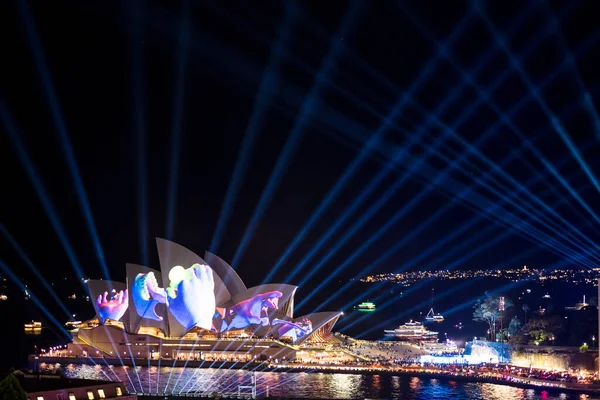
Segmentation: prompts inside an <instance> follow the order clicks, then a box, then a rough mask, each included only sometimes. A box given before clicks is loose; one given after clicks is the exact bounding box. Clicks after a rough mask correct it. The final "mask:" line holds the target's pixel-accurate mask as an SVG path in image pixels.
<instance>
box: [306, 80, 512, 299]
mask: <svg viewBox="0 0 600 400" xmlns="http://www.w3.org/2000/svg"><path fill="white" fill-rule="evenodd" d="M498 81H500V79H498ZM515 108H517V107H515ZM436 114H437V112H436ZM463 114H465V115H466V113H463ZM459 120H460V122H458V121H457V122H458V123H454V124H453V127H451V128H449V127H447V126H445V125H444V127H445V129H446V132H448V133H449V134H452V135H454V136H456V135H455V134H454V129H456V127H457V126H459V125H460V123H462V118H459ZM492 132H493V131H488V132H486V133H485V134H484V135H483V136H481V137H480V138H479V139H478V140H477V142H476V144H475V145H470V144H467V145H468V146H469V149H471V150H476V149H477V145H478V144H480V143H483V141H484V140H486V139H487V138H488V137H489V136H490V134H491V133H492ZM470 153H471V152H470V151H469V152H466V153H462V154H461V155H460V156H459V159H458V160H454V159H452V160H449V162H450V163H451V164H450V165H451V166H458V165H460V163H461V162H462V161H463V160H465V158H466V157H467V156H468V155H469V154H470ZM422 159H424V158H422ZM414 166H415V165H413V168H414ZM419 166H420V165H419ZM496 169H498V170H500V171H502V169H501V168H498V167H497V166H496ZM451 170H452V168H451V169H446V170H445V171H444V172H443V173H442V174H440V175H438V176H437V177H436V178H435V180H434V182H433V185H434V186H435V185H437V184H438V183H440V182H443V180H444V179H445V178H446V177H447V175H448V174H449V173H450V172H451ZM513 181H514V179H513ZM425 194H426V192H424V191H422V192H421V193H420V194H419V195H417V197H415V198H413V200H412V201H411V202H410V203H409V204H408V205H407V206H406V207H405V208H403V209H402V210H400V211H399V212H398V213H396V214H395V215H394V216H393V217H392V218H391V219H389V220H388V222H387V223H386V224H384V226H383V227H382V228H380V229H379V230H378V231H377V232H376V233H375V234H374V235H372V236H371V237H370V238H369V239H368V240H367V241H366V242H365V243H363V245H361V246H360V247H359V248H358V249H357V250H356V251H355V252H354V253H353V254H352V255H351V256H350V257H349V258H348V259H347V260H346V261H345V262H344V263H342V264H341V265H340V266H338V267H337V268H336V269H335V270H334V273H333V274H330V275H329V276H328V277H327V278H326V279H325V280H323V281H321V283H320V284H319V285H318V286H317V288H316V289H315V291H314V292H312V293H311V294H310V295H309V296H308V297H305V298H304V299H303V301H302V302H301V303H300V304H299V305H298V307H301V306H302V305H303V304H305V303H306V302H307V301H308V300H309V299H310V298H311V297H312V296H314V293H316V292H318V290H319V289H320V288H322V287H323V286H324V285H326V284H327V283H328V282H330V281H331V280H332V279H333V278H334V277H335V276H336V275H337V273H339V272H340V271H341V270H342V269H343V268H345V267H346V266H347V265H348V264H349V263H350V262H352V261H353V260H355V259H356V257H358V255H360V254H361V253H362V252H364V251H365V250H366V249H367V248H368V247H369V246H371V245H372V244H373V243H374V242H375V240H377V239H378V238H379V237H380V236H381V235H382V234H383V233H385V232H386V231H387V230H388V229H389V228H391V227H392V226H393V225H394V224H395V223H396V222H397V221H398V220H399V219H400V218H401V217H402V216H404V215H405V214H406V212H408V211H409V210H410V209H412V208H414V207H415V206H416V205H418V204H419V202H420V200H421V198H422V197H423V196H424V195H425ZM381 199H384V200H387V198H386V196H385V195H384V196H382V197H381V198H380V200H381ZM456 199H458V197H457V198H456ZM455 202H456V200H453V202H452V203H450V204H449V205H454V203H455ZM449 205H446V206H445V207H444V208H442V209H440V210H438V212H436V214H435V216H436V219H437V218H439V217H440V216H441V215H442V214H443V212H445V211H447V209H448V206H449ZM379 207H380V204H378V203H376V206H375V205H374V206H373V207H372V210H373V211H375V210H378V209H379ZM440 211H441V213H440ZM363 221H364V220H363ZM434 221H435V220H434V219H431V222H434ZM363 224H364V222H363V223H362V224H361V223H360V221H359V222H358V223H357V224H355V225H354V226H353V228H352V229H351V230H350V231H349V233H351V234H354V233H355V232H357V231H358V229H357V227H358V228H360V227H362V225H363ZM413 234H414V232H412V233H411V236H410V237H407V238H405V240H406V239H409V238H412V235H413ZM349 237H350V235H346V236H344V238H342V240H340V241H339V242H338V244H337V245H336V246H335V247H334V250H333V251H330V252H329V253H328V254H327V255H326V256H325V257H324V258H323V260H324V261H327V260H328V259H329V258H330V257H331V256H332V255H333V253H334V252H335V251H337V250H338V249H339V248H340V247H341V245H343V244H344V243H345V241H346V240H347V239H349ZM343 239H346V240H343ZM405 240H404V241H405ZM401 243H402V242H401ZM323 260H321V262H319V263H318V264H317V266H316V267H315V268H313V269H312V270H311V272H309V274H307V275H306V276H305V278H304V280H303V281H302V283H306V281H307V280H308V279H309V278H310V277H312V275H314V273H315V272H316V271H317V270H318V269H319V268H320V267H321V266H322V265H323V264H324V261H323Z"/></svg>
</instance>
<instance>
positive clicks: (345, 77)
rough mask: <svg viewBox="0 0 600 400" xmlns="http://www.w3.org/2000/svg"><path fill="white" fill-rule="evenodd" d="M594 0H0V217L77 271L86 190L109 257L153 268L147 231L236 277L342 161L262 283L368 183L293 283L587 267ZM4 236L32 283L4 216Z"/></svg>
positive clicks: (593, 191)
mask: <svg viewBox="0 0 600 400" xmlns="http://www.w3.org/2000/svg"><path fill="white" fill-rule="evenodd" d="M596 3H597V2H596V1H593V0H590V1H582V2H580V1H572V0H567V1H562V2H535V1H530V2H524V1H505V0H501V1H493V2H480V3H470V2H461V1H401V2H395V1H377V2H371V1H362V2H355V3H352V2H337V1H327V2H322V1H311V2H282V1H265V2H239V1H228V2H222V1H214V2H209V1H201V2H200V1H189V2H175V1H148V2H142V1H137V2H136V1H127V2H111V1H98V2H95V1H89V2H80V1H64V2H59V3H57V2H47V1H29V2H19V1H7V2H3V4H2V11H1V12H0V15H1V17H0V18H1V24H0V25H1V26H2V32H3V33H2V38H3V39H2V43H3V46H2V48H3V51H2V54H3V57H2V62H1V64H2V66H3V68H2V70H3V72H2V81H1V82H2V83H1V86H0V90H1V92H0V93H1V95H2V104H1V107H2V120H1V121H0V122H2V124H1V125H0V132H1V134H0V163H1V165H0V174H1V180H2V190H1V191H0V193H1V195H0V222H1V223H2V224H3V226H4V227H5V229H6V231H8V232H9V233H10V235H12V237H13V238H14V239H15V240H16V241H17V242H18V243H19V244H20V245H21V246H22V248H23V249H24V251H25V252H26V253H27V254H28V255H29V257H30V258H31V260H32V261H33V263H34V264H35V265H36V266H37V267H38V268H39V269H40V270H41V271H42V273H43V275H44V277H45V278H46V279H48V280H53V279H56V277H62V276H67V275H69V276H75V275H76V274H75V272H74V269H73V267H72V260H71V259H70V258H69V257H68V256H67V251H65V246H64V243H67V244H68V246H69V247H70V248H71V249H72V251H73V252H74V254H75V255H76V259H77V261H78V263H79V264H80V265H81V268H82V270H83V272H84V274H85V276H86V277H90V278H103V277H104V275H103V271H102V267H101V262H100V261H99V259H98V256H97V251H96V249H95V247H94V240H93V235H92V234H91V233H90V229H89V226H88V224H86V217H85V212H84V211H83V210H84V208H82V201H81V200H82V199H87V200H86V201H87V202H88V203H89V209H90V210H91V215H93V222H94V229H95V230H96V231H97V235H98V238H99V244H100V246H101V249H102V253H103V254H104V257H105V262H106V265H107V266H108V270H109V272H110V275H111V277H112V278H113V279H115V280H124V278H125V269H124V265H125V263H126V262H131V263H139V264H143V263H147V264H148V265H149V266H151V267H155V268H156V267H158V257H157V255H156V250H155V249H156V247H155V243H154V238H155V237H164V238H168V239H172V240H174V241H176V242H178V243H180V244H182V245H184V246H186V247H188V248H190V249H191V250H193V251H195V252H197V253H198V254H199V255H202V254H204V251H205V250H206V249H209V248H210V249H211V250H213V251H214V252H215V253H217V254H218V255H220V256H221V257H222V258H223V259H225V260H226V261H229V262H232V263H233V266H234V268H236V270H237V271H238V273H239V275H240V276H241V278H242V279H243V280H244V281H245V282H246V283H247V285H248V286H254V285H256V284H259V283H261V281H262V280H263V279H264V278H265V277H266V275H267V273H268V272H269V271H270V270H272V268H273V267H274V266H275V265H277V263H278V260H279V259H280V257H281V256H282V254H283V253H284V252H285V251H286V249H287V248H288V246H289V245H290V244H291V243H292V241H293V240H294V238H295V237H296V235H297V234H298V233H299V232H300V231H301V229H302V227H303V226H304V224H306V223H307V222H308V221H309V219H310V218H311V216H312V215H313V214H314V213H315V212H316V210H317V209H318V208H319V205H320V204H321V202H322V201H323V199H324V198H325V197H326V196H327V194H328V193H329V192H330V191H331V190H332V189H333V188H334V187H336V186H335V185H336V183H337V182H338V180H339V179H340V178H341V177H342V176H343V175H344V174H345V172H346V171H347V168H350V167H351V166H352V168H353V173H351V174H349V176H348V179H346V180H345V184H344V185H342V186H338V187H337V189H336V193H335V195H334V196H333V200H332V201H331V202H329V205H328V207H327V208H326V209H325V210H324V211H323V212H322V213H320V216H319V218H318V219H316V222H315V223H314V225H313V226H312V228H311V229H310V230H309V231H308V232H307V234H306V235H305V236H304V238H303V240H301V241H300V242H299V244H298V246H297V247H295V249H294V251H293V252H291V254H290V255H289V257H286V258H285V259H284V260H283V262H282V263H281V264H280V265H281V267H280V268H279V269H278V270H277V271H276V272H275V273H274V274H273V275H272V276H271V279H270V280H271V281H274V282H275V281H285V280H286V278H287V277H288V276H289V274H290V273H291V271H292V270H293V269H294V267H295V266H296V265H297V264H298V263H299V262H300V261H301V260H302V258H303V257H304V256H305V255H306V254H307V253H308V252H309V251H310V250H311V249H313V248H314V246H315V244H316V243H317V242H318V241H319V240H320V238H321V237H322V235H323V234H324V233H325V232H327V231H328V229H329V228H330V227H331V226H333V225H334V224H335V223H336V221H337V220H338V218H340V216H343V215H344V211H345V210H346V209H347V207H351V206H352V204H353V202H354V201H355V200H356V199H358V198H360V196H361V194H365V193H366V196H363V197H362V200H363V201H362V203H361V204H360V205H359V206H357V207H355V208H356V210H355V211H354V212H352V213H350V215H349V216H348V217H347V218H345V219H344V220H343V221H342V222H343V223H342V224H341V225H340V226H339V229H337V230H335V232H334V233H332V235H331V237H330V238H329V240H327V241H326V242H324V246H322V247H320V249H319V250H318V251H317V252H316V254H315V256H314V257H312V258H311V259H310V260H307V262H306V263H304V265H303V266H302V270H300V271H299V272H298V274H296V275H295V277H293V279H292V280H291V281H289V282H286V283H291V284H298V283H300V282H301V281H302V278H303V277H304V276H305V275H306V274H307V273H308V271H310V270H312V268H313V267H314V266H315V265H318V264H319V262H320V260H322V259H323V257H325V256H329V255H330V253H331V251H332V249H335V248H336V247H337V250H336V251H335V253H334V254H332V255H331V256H329V258H328V259H327V260H326V261H325V262H324V263H321V268H320V269H319V270H317V271H316V272H315V274H314V275H313V276H312V278H311V279H310V280H309V282H307V283H305V284H304V285H305V287H304V288H303V289H301V291H302V292H305V293H306V292H308V291H310V290H309V289H308V288H307V287H310V286H312V285H314V284H316V283H318V282H320V281H322V280H323V279H324V278H326V277H329V276H332V273H333V271H334V270H335V268H337V267H340V266H342V267H341V268H340V270H339V271H338V274H337V275H335V279H333V280H332V281H333V282H335V281H336V280H345V279H349V278H352V277H362V276H363V275H364V271H365V269H367V268H369V272H386V271H394V270H397V269H399V268H402V267H403V266H407V267H409V268H410V269H413V270H414V269H416V268H429V269H441V268H445V267H448V266H451V268H464V269H474V268H497V267H520V266H522V265H524V264H527V265H528V266H531V267H538V268H545V267H548V266H552V265H555V264H554V263H557V262H559V263H561V262H562V263H565V264H561V265H566V266H568V267H569V268H575V267H582V266H583V267H592V266H594V265H597V263H598V261H599V260H600V248H598V245H597V243H600V234H599V232H600V230H599V229H598V226H599V224H598V223H599V222H600V218H599V217H598V216H597V215H600V193H599V190H598V189H600V186H598V185H597V186H595V185H594V182H595V179H596V178H595V177H600V130H599V129H600V125H596V122H595V118H596V117H595V114H594V112H592V111H591V109H590V104H592V105H593V107H594V109H595V110H600V100H599V99H600V85H599V84H600V78H599V74H598V71H600V31H599V30H598V27H599V26H600V24H599V22H600V14H599V13H598V10H599V8H598V5H597V4H596ZM40 62H41V63H40ZM44 71H45V72H44ZM586 92H587V93H589V100H590V101H586V96H585V93H586ZM536 96H537V97H536ZM394 109H395V110H394ZM393 111H396V112H395V113H394V114H393V115H391V118H388V120H387V121H386V117H388V116H389V115H390V113H392V112H393ZM553 119H554V121H555V123H554V124H553V123H552V121H553ZM252 121H253V122H252ZM561 132H562V133H561ZM61 135H62V136H61ZM376 135H378V136H377V137H376ZM61 138H67V139H68V140H67V142H68V143H67V146H66V147H67V151H66V152H65V149H64V146H63V144H64V143H66V142H64V141H62V139H61ZM369 140H371V141H370V142H369ZM367 142H368V144H367ZM19 143H20V144H19ZM568 143H571V144H573V149H576V151H572V150H571V149H570V146H569V144H568ZM19 146H22V147H19ZM18 148H22V149H24V150H25V152H24V153H19V151H18V150H17V149H18ZM71 152H72V153H71ZM23 154H26V156H27V157H28V158H29V161H27V160H25V159H24V158H23V157H22V155H23ZM71 155H72V156H73V158H72V160H74V161H75V162H76V167H75V169H74V168H72V166H71V165H70V162H69V159H70V158H69V157H71ZM577 155H579V156H581V157H582V160H583V162H579V161H578V158H577ZM358 158H359V159H358ZM357 159H358V161H359V163H357V164H356V165H354V164H352V163H353V162H355V160H357ZM240 160H245V161H244V162H245V165H244V164H242V165H241V166H240V167H239V168H238V170H237V171H238V172H239V173H238V174H235V176H237V178H236V179H238V182H239V190H238V192H237V195H236V196H235V197H231V198H232V199H233V203H231V205H232V207H231V215H230V216H229V219H228V221H227V222H226V223H224V224H223V228H224V229H223V230H222V234H221V235H220V237H218V238H217V239H215V232H216V231H217V227H218V224H219V220H220V218H221V217H220V216H221V215H222V210H223V204H224V201H225V199H226V193H227V191H228V188H229V187H230V184H231V182H232V181H234V179H233V177H234V171H235V166H236V162H238V163H242V161H240ZM276 166H277V167H278V168H277V169H276ZM386 167H387V168H388V171H387V174H386V175H382V176H381V177H380V178H378V179H379V180H380V183H379V184H378V185H376V186H375V187H374V188H372V189H370V190H369V192H366V189H365V187H367V186H368V185H369V183H370V182H372V179H374V178H377V177H378V175H379V174H380V172H381V171H382V169H384V168H386ZM28 168H30V171H33V173H34V174H35V176H36V179H37V180H38V182H39V183H40V184H41V185H42V186H43V187H44V189H43V190H44V192H45V193H47V198H44V201H48V202H49V203H48V204H50V203H51V206H50V207H51V209H53V210H54V212H55V213H56V215H55V216H51V215H49V214H48V209H47V208H44V206H43V202H42V201H41V200H40V197H39V196H38V193H37V192H36V190H35V189H34V185H33V184H32V180H31V176H30V175H29V174H28V172H27V171H28ZM585 168H588V170H589V175H588V174H586V172H585ZM274 170H275V171H276V172H275V173H274V172H273V171H274ZM78 179H80V180H81V182H82V184H83V189H84V192H81V193H82V194H83V195H78ZM400 179H402V181H401V183H398V182H399V180H400ZM394 185H395V187H396V188H397V189H396V190H394V191H393V193H392V194H391V195H388V193H390V192H389V189H390V188H392V187H394ZM267 189H268V190H269V191H268V192H267V193H266V194H265V190H267ZM271 189H272V190H271ZM261 196H262V198H263V201H262V202H261V201H260V199H261ZM388 197H389V198H388ZM382 198H384V199H385V200H386V201H380V200H381V199H382ZM259 203H262V204H263V205H264V207H260V209H259V208H257V206H258V205H259ZM542 204H543V205H542ZM544 205H545V207H544ZM373 207H374V208H373ZM400 212H403V214H402V215H400V214H398V213H400ZM436 213H437V214H436ZM365 214H367V215H368V219H364V220H363V219H362V218H363V215H365ZM253 216H254V219H252V218H253ZM432 216H433V217H432ZM52 218H56V221H58V225H59V226H60V228H59V229H60V230H62V231H64V234H65V237H64V239H65V240H63V241H62V242H61V240H60V239H59V235H58V234H57V230H56V229H55V226H53V223H52ZM168 221H170V222H168ZM251 221H255V222H256V225H254V228H255V229H253V230H251V231H247V228H248V226H249V223H250V222H251ZM357 223H359V224H360V226H358V228H357V229H355V233H354V234H353V235H351V236H350V237H348V238H347V240H345V241H344V243H343V244H342V245H340V246H338V245H337V243H338V241H339V240H340V239H342V238H343V237H344V235H345V234H346V233H347V232H350V231H352V229H353V226H356V225H355V224H357ZM388 223H389V224H388ZM386 224H388V225H389V226H386ZM465 224H470V225H468V227H467V228H465V229H463V227H464V226H465ZM55 225H56V224H55ZM382 228H385V230H384V231H380V229H382ZM461 229H462V230H461ZM169 231H170V232H169ZM245 232H248V233H247V234H246V238H247V239H249V240H247V241H246V245H244V246H243V247H242V249H241V250H239V251H238V249H240V244H241V243H244V241H243V237H244V235H245ZM457 232H458V233H457ZM448 238H451V240H450V241H448V242H443V241H444V240H445V239H448ZM465 242H469V244H468V245H467V246H466V248H465V249H461V250H460V251H457V252H455V253H453V249H456V248H457V246H459V245H461V244H464V243H465ZM365 244H366V245H365ZM363 245H365V247H364V250H361V251H359V252H358V254H356V256H353V257H352V259H351V260H350V261H348V262H346V260H347V259H348V258H349V257H351V256H352V255H353V254H354V253H355V252H356V251H357V249H361V246H363ZM211 246H213V248H211ZM393 246H395V247H393ZM390 248H392V250H390V251H389V253H387V254H388V255H389V256H386V257H383V259H381V258H380V256H381V255H382V254H386V252H387V251H388V250H389V249H390ZM473 250H480V251H478V252H476V253H474V254H471V255H470V256H469V257H464V256H465V255H466V254H468V253H471V252H473ZM236 252H237V255H236ZM446 256H447V257H446ZM417 257H421V258H420V259H419V262H418V263H413V264H416V265H409V263H410V262H411V260H415V259H416V258H417ZM463 257H464V259H463ZM0 258H1V259H2V260H3V261H4V262H5V263H6V265H8V266H9V267H10V268H11V269H12V270H13V271H15V272H16V273H17V274H18V275H19V276H20V277H22V278H25V279H26V280H28V281H29V282H31V280H32V279H33V275H32V274H31V273H30V272H28V270H27V269H26V268H25V265H26V264H25V263H24V261H23V260H22V259H21V258H20V256H19V254H18V252H17V251H15V248H14V247H13V246H12V245H11V243H10V241H9V240H8V239H7V237H6V236H5V235H2V236H0ZM375 261H376V264H372V263H373V262H375Z"/></svg>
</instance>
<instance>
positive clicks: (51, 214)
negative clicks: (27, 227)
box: [0, 98, 87, 290]
mask: <svg viewBox="0 0 600 400" xmlns="http://www.w3.org/2000/svg"><path fill="white" fill-rule="evenodd" d="M0 118H1V119H2V123H3V124H4V128H5V130H6V132H7V133H8V136H9V138H10V140H11V142H12V143H13V146H14V148H15V150H16V152H17V155H18V157H19V159H20V160H21V164H22V165H23V168H24V169H25V172H26V173H27V176H28V178H29V180H30V181H31V184H32V186H33V188H34V190H35V192H36V194H37V196H38V198H39V200H40V202H41V203H42V207H43V208H44V211H45V212H46V215H47V217H48V219H49V220H50V223H51V224H52V227H53V228H54V231H55V232H56V235H57V237H58V240H59V241H60V243H61V245H62V247H63V249H64V250H65V253H66V255H67V257H68V258H69V261H70V263H71V266H72V267H73V270H74V271H75V276H76V277H77V280H78V282H79V284H80V285H82V286H83V288H84V289H86V290H87V288H86V286H85V284H84V283H83V279H84V275H83V271H82V269H81V265H80V264H79V260H78V259H77V256H76V255H75V251H74V250H73V248H72V247H71V243H70V242H69V239H68V238H67V234H66V232H65V230H64V228H63V226H62V224H61V222H60V219H59V217H58V213H57V212H56V209H55V207H54V205H53V204H52V201H51V200H50V196H49V195H48V192H47V191H46V188H45V187H44V184H43V183H42V181H41V179H40V177H39V175H38V173H37V171H36V168H35V167H34V165H33V161H32V160H31V158H30V157H29V154H28V152H27V149H25V145H24V143H23V142H22V141H21V138H20V137H19V134H18V133H17V131H16V127H15V125H14V122H13V120H12V117H11V116H10V114H9V112H8V110H7V109H6V106H5V104H4V102H3V101H2V99H1V98H0Z"/></svg>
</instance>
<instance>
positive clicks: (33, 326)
mask: <svg viewBox="0 0 600 400" xmlns="http://www.w3.org/2000/svg"><path fill="white" fill-rule="evenodd" d="M41 329H42V323H41V322H38V321H31V322H30V323H27V324H25V330H27V331H37V330H41Z"/></svg>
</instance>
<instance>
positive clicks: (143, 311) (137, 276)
mask: <svg viewBox="0 0 600 400" xmlns="http://www.w3.org/2000/svg"><path fill="white" fill-rule="evenodd" d="M126 271H127V286H128V289H129V297H130V299H129V301H130V303H131V307H130V309H129V313H128V314H129V320H130V325H129V328H128V331H129V332H134V333H137V332H139V329H140V327H141V326H148V327H154V328H158V329H161V330H163V331H164V332H167V294H166V290H165V289H164V288H163V284H162V277H161V274H160V271H157V270H154V269H151V268H148V267H144V266H143V265H137V264H127V265H126Z"/></svg>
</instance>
